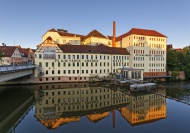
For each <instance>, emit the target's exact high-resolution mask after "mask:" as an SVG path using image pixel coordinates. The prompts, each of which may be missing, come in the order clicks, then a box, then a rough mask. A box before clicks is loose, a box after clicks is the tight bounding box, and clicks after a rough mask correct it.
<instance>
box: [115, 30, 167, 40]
mask: <svg viewBox="0 0 190 133" xmlns="http://www.w3.org/2000/svg"><path fill="white" fill-rule="evenodd" d="M131 34H135V35H146V36H157V37H167V36H165V35H163V34H161V33H159V32H158V31H155V30H148V29H138V28H132V29H131V30H130V31H129V32H127V33H125V34H122V35H120V36H118V37H117V38H116V41H120V40H121V39H122V38H124V37H126V36H129V35H131Z"/></svg>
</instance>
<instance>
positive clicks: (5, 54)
mask: <svg viewBox="0 0 190 133" xmlns="http://www.w3.org/2000/svg"><path fill="white" fill-rule="evenodd" d="M0 51H1V52H2V57H1V59H0V65H1V66H4V65H20V64H22V57H21V54H20V52H19V49H18V48H17V47H16V46H6V45H5V44H4V46H0Z"/></svg>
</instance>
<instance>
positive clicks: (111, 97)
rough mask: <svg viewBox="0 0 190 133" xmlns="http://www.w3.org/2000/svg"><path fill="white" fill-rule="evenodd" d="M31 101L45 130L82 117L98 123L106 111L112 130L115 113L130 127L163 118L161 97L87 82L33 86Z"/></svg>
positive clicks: (163, 104) (163, 105)
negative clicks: (33, 100)
mask: <svg viewBox="0 0 190 133" xmlns="http://www.w3.org/2000/svg"><path fill="white" fill-rule="evenodd" d="M162 93H165V92H162ZM35 99H36V110H35V117H36V118H37V119H38V120H39V121H40V122H41V123H42V124H44V125H45V126H46V127H47V128H49V129H55V128H57V127H59V126H60V125H64V124H67V123H69V122H79V121H80V118H81V117H82V116H86V117H87V118H88V120H89V121H91V122H98V121H100V120H102V119H104V118H106V117H108V116H109V112H112V120H113V127H115V119H116V110H118V111H119V112H120V113H121V115H122V116H123V117H124V118H125V119H126V120H127V121H128V122H129V123H130V124H132V125H134V124H139V123H144V122H152V121H155V120H158V119H162V118H165V117H166V98H165V97H163V96H161V95H156V94H153V93H148V92H140V93H131V92H130V91H122V90H120V89H110V88H109V87H106V86H89V84H87V83H78V84H74V83H73V84H42V85H37V86H36V88H35Z"/></svg>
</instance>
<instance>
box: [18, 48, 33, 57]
mask: <svg viewBox="0 0 190 133" xmlns="http://www.w3.org/2000/svg"><path fill="white" fill-rule="evenodd" d="M18 50H19V52H20V54H21V56H22V57H28V54H29V52H30V49H29V48H18Z"/></svg>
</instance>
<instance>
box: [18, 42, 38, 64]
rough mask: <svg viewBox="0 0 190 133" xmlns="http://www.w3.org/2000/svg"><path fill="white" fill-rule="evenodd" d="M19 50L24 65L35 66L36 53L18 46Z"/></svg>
mask: <svg viewBox="0 0 190 133" xmlns="http://www.w3.org/2000/svg"><path fill="white" fill-rule="evenodd" d="M18 49H19V52H20V54H21V56H22V64H23V65H29V64H34V52H33V51H32V50H31V49H30V48H21V46H20V45H18Z"/></svg>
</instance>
